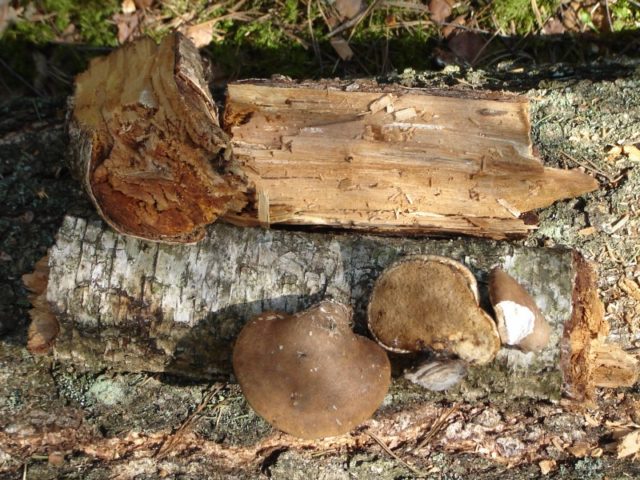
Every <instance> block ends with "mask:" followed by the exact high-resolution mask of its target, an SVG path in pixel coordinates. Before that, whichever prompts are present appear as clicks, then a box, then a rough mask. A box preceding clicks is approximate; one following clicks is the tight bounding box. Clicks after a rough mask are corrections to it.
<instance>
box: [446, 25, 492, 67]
mask: <svg viewBox="0 0 640 480" xmlns="http://www.w3.org/2000/svg"><path fill="white" fill-rule="evenodd" d="M485 43H486V42H485V40H484V38H483V37H482V36H481V35H479V34H477V33H474V32H459V33H456V34H454V35H453V36H452V37H451V38H449V41H448V43H447V45H448V46H449V49H450V50H451V51H452V52H453V53H454V55H455V56H456V57H458V58H459V59H460V60H463V61H464V62H466V63H469V64H473V63H474V62H475V61H476V60H477V57H478V55H479V54H480V51H481V50H482V49H483V48H484V46H485Z"/></svg>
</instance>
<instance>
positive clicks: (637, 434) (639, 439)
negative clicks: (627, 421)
mask: <svg viewBox="0 0 640 480" xmlns="http://www.w3.org/2000/svg"><path fill="white" fill-rule="evenodd" d="M638 450H640V430H634V431H632V432H631V433H627V434H626V435H625V436H623V437H622V438H621V439H620V441H619V442H618V446H617V448H616V453H617V456H618V458H625V457H630V456H631V455H636V454H637V453H638Z"/></svg>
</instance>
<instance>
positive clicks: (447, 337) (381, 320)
mask: <svg viewBox="0 0 640 480" xmlns="http://www.w3.org/2000/svg"><path fill="white" fill-rule="evenodd" d="M368 313H369V329H370V330H371V333H372V334H373V335H374V336H375V337H376V339H378V342H379V343H380V344H381V345H382V346H383V347H385V348H387V349H388V350H392V351H394V352H399V353H409V352H418V351H422V350H429V349H430V350H436V351H444V352H449V353H453V354H455V355H457V356H458V357H459V358H461V359H462V360H464V361H466V362H469V363H474V364H485V363H488V362H490V361H491V360H493V359H494V357H495V356H496V354H497V353H498V350H499V348H500V338H499V336H498V331H497V329H496V325H495V323H494V321H493V319H492V318H491V317H489V315H487V314H486V313H485V312H484V311H483V310H482V309H481V308H480V307H479V306H478V296H477V286H476V281H475V278H474V277H473V274H472V273H471V272H470V271H469V270H468V269H467V268H466V267H465V266H464V265H462V264H460V263H458V262H456V261H454V260H452V259H450V258H446V257H439V256H434V255H420V256H412V257H407V258H405V259H403V260H401V261H399V262H397V263H396V264H394V265H392V266H391V267H389V268H388V269H387V270H385V271H384V272H383V273H382V275H380V277H379V278H378V280H377V281H376V284H375V287H374V289H373V293H372V295H371V301H370V302H369V312H368Z"/></svg>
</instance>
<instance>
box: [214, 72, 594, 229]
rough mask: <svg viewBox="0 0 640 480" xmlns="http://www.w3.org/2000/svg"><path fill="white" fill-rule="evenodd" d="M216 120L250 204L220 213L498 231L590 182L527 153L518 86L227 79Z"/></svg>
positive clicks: (258, 220)
mask: <svg viewBox="0 0 640 480" xmlns="http://www.w3.org/2000/svg"><path fill="white" fill-rule="evenodd" d="M223 123H224V128H225V129H226V131H227V132H228V133H229V134H230V135H231V138H232V145H233V150H234V153H235V155H236V157H237V160H238V161H239V162H240V163H241V164H242V165H243V170H244V171H245V172H246V173H247V175H248V177H249V178H250V180H251V182H252V183H253V184H254V185H255V189H256V192H258V193H259V195H257V196H256V197H257V200H256V201H257V203H258V204H257V205H249V207H248V208H247V209H245V211H243V212H242V213H240V214H234V213H229V214H227V216H226V218H227V219H228V220H229V221H232V222H234V223H238V224H241V225H255V224H262V225H264V224H280V223H281V224H297V225H326V226H332V227H348V228H362V229H366V230H369V231H382V232H405V233H436V234H446V233H463V234H469V235H475V236H482V237H489V238H495V239H504V238H510V237H521V236H524V235H526V234H527V232H529V231H530V230H531V229H532V228H535V227H534V226H532V225H528V224H527V223H526V222H525V221H524V220H523V219H522V218H521V213H523V212H528V211H530V210H534V209H536V208H541V207H545V206H548V205H550V204H551V203H553V202H554V201H556V200H559V199H562V198H569V197H573V196H577V195H581V194H583V193H585V192H589V191H592V190H594V189H596V188H597V186H598V184H597V182H596V181H595V180H594V179H593V178H591V177H589V176H587V175H586V174H584V173H582V172H579V171H577V170H560V169H555V168H546V167H544V166H543V165H542V163H541V162H540V160H539V159H537V158H536V157H535V156H534V155H533V153H532V145H531V140H530V137H529V130H530V124H529V106H528V102H527V100H526V99H525V98H523V97H518V96H513V95H504V94H493V93H482V94H480V93H470V92H459V91H458V92H449V91H447V92H445V91H427V90H419V89H405V88H402V87H398V86H388V87H383V86H378V85H376V84H372V83H368V82H356V83H352V84H346V83H336V82H326V83H306V84H293V83H291V82H275V83H274V82H266V81H265V82H255V81H252V82H246V83H244V82H242V83H234V84H231V85H229V87H228V94H227V101H226V107H225V113H224V122H223Z"/></svg>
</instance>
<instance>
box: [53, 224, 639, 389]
mask: <svg viewBox="0 0 640 480" xmlns="http://www.w3.org/2000/svg"><path fill="white" fill-rule="evenodd" d="M410 254H436V255H444V256H448V257H451V258H455V259H457V260H459V261H461V262H463V263H465V264H466V265H467V266H468V267H469V268H470V269H471V270H472V271H473V272H474V274H475V275H476V277H477V278H478V279H479V282H480V285H481V286H483V285H484V288H482V292H481V296H482V297H484V298H483V300H482V301H483V303H484V305H486V304H487V298H486V297H487V292H486V280H487V275H488V272H489V270H490V268H491V267H493V266H495V265H501V266H502V267H503V268H504V269H505V270H506V271H508V272H509V273H511V274H512V275H513V276H514V277H515V278H517V279H518V280H519V281H521V282H522V283H523V284H524V285H525V286H526V287H527V288H528V289H529V291H530V292H531V293H532V295H533V297H534V298H535V299H536V302H537V303H538V305H540V307H541V309H542V311H543V313H544V314H545V316H546V317H547V319H548V321H549V323H550V324H551V326H552V334H551V339H550V342H549V345H548V346H547V348H546V349H544V350H543V351H542V352H539V353H523V352H520V351H518V350H514V349H507V348H503V349H501V351H500V353H499V355H498V358H497V359H496V360H495V361H494V362H493V363H492V364H490V365H488V366H483V367H475V368H472V369H471V371H470V374H469V376H468V377H467V379H466V380H465V382H464V383H463V385H462V386H461V387H460V389H459V390H458V393H457V395H459V396H461V397H462V398H465V399H471V398H473V396H474V395H477V393H478V389H483V390H484V391H492V392H493V393H495V394H496V395H506V396H508V397H509V398H516V397H526V398H543V399H557V398H559V396H560V395H561V391H562V382H563V381H564V382H565V385H564V388H565V392H567V393H569V394H570V395H573V396H574V397H575V398H578V399H584V398H587V397H589V395H590V392H591V391H592V389H593V386H594V378H596V379H598V378H602V377H603V373H604V372H603V370H602V368H605V369H606V368H607V367H606V365H605V366H604V367H602V368H600V369H599V370H598V369H597V368H595V367H594V366H593V365H594V362H595V363H597V362H598V361H599V360H598V355H596V354H594V353H593V352H591V350H590V347H591V344H592V343H593V342H594V341H598V342H602V341H603V340H604V335H605V334H606V323H605V322H604V320H603V319H601V320H600V321H599V322H595V323H594V322H593V318H595V317H597V316H598V315H599V314H600V313H601V312H599V311H598V304H597V303H596V304H595V306H594V305H592V304H590V303H589V302H587V301H585V300H584V299H585V298H587V297H589V295H593V293H594V292H595V288H596V287H595V284H594V283H593V280H594V277H593V276H589V275H588V274H587V275H586V274H585V272H587V273H588V272H589V271H590V270H589V267H588V265H586V264H585V262H584V261H582V260H581V257H580V256H579V255H578V254H576V253H575V252H573V251H571V250H567V249H544V248H526V247H519V246H515V245H510V244H496V243H495V242H491V241H485V240H469V239H467V240H448V241H445V240H427V239H400V238H376V237H372V236H363V235H348V236H347V235H336V234H312V233H294V232H287V231H275V230H262V229H255V228H238V227H234V226H231V225H226V224H219V225H215V226H213V227H212V228H210V229H209V231H208V234H207V236H206V237H205V238H204V239H203V241H202V242H200V243H199V244H197V245H162V244H157V243H148V242H145V241H141V240H138V239H134V238H131V237H127V236H122V235H118V234H117V233H115V232H113V231H112V230H110V229H109V228H108V227H107V226H106V225H104V224H103V223H102V222H98V221H87V220H86V219H83V218H76V217H67V218H66V219H65V221H64V223H63V225H62V227H61V229H60V231H59V233H58V237H57V242H56V244H55V246H54V247H53V248H52V249H51V251H50V256H49V266H50V272H49V281H48V287H47V299H48V301H49V304H50V306H51V308H52V309H53V312H54V313H55V315H56V316H57V318H58V320H59V323H60V334H59V336H58V338H57V340H56V343H55V353H56V355H57V357H58V358H59V359H60V360H62V361H70V362H72V363H74V364H76V365H78V366H79V367H81V368H85V369H89V370H99V369H102V368H113V369H116V370H124V371H155V372H169V373H173V374H178V375H183V376H188V377H195V378H208V379H210V378H228V375H229V374H230V373H231V367H230V357H231V350H232V346H233V342H234V339H235V337H236V335H237V333H238V332H239V330H240V329H241V328H242V326H243V325H244V324H245V323H246V321H248V320H249V318H251V317H252V316H254V315H256V314H259V313H261V312H263V311H268V310H277V311H284V312H289V313H292V312H295V311H298V310H301V309H303V308H306V307H308V306H309V305H311V304H313V303H316V302H318V301H320V300H322V299H325V298H331V299H334V300H337V301H341V302H344V303H347V304H350V305H352V306H353V307H354V310H355V323H356V330H359V331H361V332H364V331H365V330H366V329H365V327H364V325H365V323H366V322H365V318H364V315H365V311H366V305H367V302H368V300H369V296H370V292H371V289H372V287H373V284H374V282H375V279H376V278H377V277H378V275H379V274H380V273H381V272H382V271H383V269H384V268H385V267H387V266H388V265H390V264H391V263H392V262H393V261H394V260H396V259H398V258H400V257H402V256H405V255H410ZM577 279H579V280H580V281H577ZM595 295H596V296H595V300H597V292H596V293H595ZM589 298H591V297H589ZM576 302H578V303H579V307H580V308H577V304H576ZM589 322H591V323H589ZM572 335H573V337H576V336H578V337H579V338H580V341H579V342H578V341H570V340H571V338H573V337H571V336H572ZM594 352H596V350H594ZM596 353H597V352H596ZM620 353H621V354H622V355H623V356H624V355H626V354H624V352H620ZM606 362H609V364H610V363H611V361H610V359H606V361H605V363H606ZM399 363H402V361H401V360H399ZM631 363H632V364H633V365H631V364H630V365H631V367H634V366H635V362H631ZM561 365H562V367H561ZM627 370H628V368H627ZM596 371H597V374H593V372H596ZM576 372H577V373H576ZM621 374H622V376H624V375H626V377H624V378H625V381H626V382H627V383H628V382H629V381H630V380H629V378H630V376H629V373H628V372H626V373H625V372H621ZM631 377H632V378H631V381H634V380H635V373H633V372H632V374H631ZM614 383H615V381H610V382H609V386H612V385H613V384H614Z"/></svg>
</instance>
